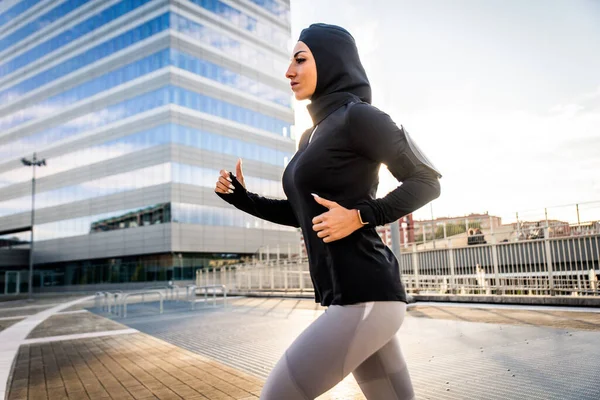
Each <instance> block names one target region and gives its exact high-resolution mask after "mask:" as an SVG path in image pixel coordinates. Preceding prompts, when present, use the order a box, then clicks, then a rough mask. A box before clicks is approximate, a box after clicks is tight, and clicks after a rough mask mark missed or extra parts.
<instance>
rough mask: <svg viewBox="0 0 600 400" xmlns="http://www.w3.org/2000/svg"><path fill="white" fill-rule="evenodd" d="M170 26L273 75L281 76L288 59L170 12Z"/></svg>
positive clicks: (242, 62) (241, 61)
mask: <svg viewBox="0 0 600 400" xmlns="http://www.w3.org/2000/svg"><path fill="white" fill-rule="evenodd" d="M171 26H172V28H173V29H175V30H177V31H178V32H181V33H183V34H184V35H186V36H189V37H191V38H193V39H195V40H198V41H200V42H201V43H203V44H206V45H208V46H211V47H215V48H217V49H219V50H221V51H222V52H223V53H225V54H227V55H229V56H231V57H234V58H235V59H237V60H238V61H239V62H240V63H241V64H243V65H250V66H252V67H256V68H258V69H259V70H261V71H265V72H267V73H271V74H274V75H275V76H283V74H285V71H286V70H287V67H288V64H287V63H288V61H287V60H286V59H285V58H284V57H281V58H279V57H275V56H273V55H270V54H267V53H265V52H264V51H261V50H259V49H258V48H257V47H255V46H248V45H245V44H243V43H241V42H239V41H238V40H235V39H233V38H231V37H229V36H227V35H225V34H222V33H220V32H218V31H215V30H214V29H211V28H209V27H207V26H204V25H202V24H199V23H197V22H194V21H192V20H190V19H187V18H185V17H182V16H181V15H178V14H175V13H172V14H171Z"/></svg>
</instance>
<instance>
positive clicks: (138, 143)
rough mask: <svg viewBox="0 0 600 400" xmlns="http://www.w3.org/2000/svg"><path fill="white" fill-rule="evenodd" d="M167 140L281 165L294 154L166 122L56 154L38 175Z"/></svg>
mask: <svg viewBox="0 0 600 400" xmlns="http://www.w3.org/2000/svg"><path fill="white" fill-rule="evenodd" d="M166 143H177V144H181V145H184V146H188V147H194V148H198V149H203V150H208V151H211V152H215V153H221V154H229V155H232V156H235V157H242V158H245V159H250V160H255V161H260V162H263V163H267V164H272V165H276V166H279V167H285V165H286V164H287V161H286V160H287V159H290V158H291V157H292V153H289V152H286V151H281V150H277V149H273V148H270V147H265V146H260V145H258V144H256V143H249V142H244V141H242V140H239V139H233V138H229V137H226V136H222V135H218V134H216V133H210V132H205V131H201V130H198V129H194V128H190V127H187V126H183V125H178V124H165V125H160V126H157V127H155V128H152V129H149V130H146V131H143V132H138V133H135V134H133V135H129V136H125V137H122V138H118V139H115V140H111V141H108V142H106V143H101V144H98V145H94V146H92V147H89V148H85V149H82V150H78V151H74V152H72V153H67V154H63V155H61V156H58V157H52V159H51V160H52V161H51V162H49V163H48V165H47V166H46V167H45V168H41V169H39V170H38V171H37V172H36V174H37V176H38V178H43V177H46V176H51V175H54V174H57V173H59V172H64V171H68V170H71V169H77V168H79V167H83V166H86V165H91V164H94V163H97V162H100V161H105V160H110V159H113V158H117V157H120V156H123V155H126V154H131V153H134V152H136V151H140V150H143V149H146V148H150V147H153V146H160V145H163V144H166ZM30 173H31V171H30V167H24V166H21V167H18V168H15V169H13V170H10V171H6V172H4V173H0V188H2V187H4V186H9V185H12V184H15V183H19V182H25V181H28V180H29V179H30Z"/></svg>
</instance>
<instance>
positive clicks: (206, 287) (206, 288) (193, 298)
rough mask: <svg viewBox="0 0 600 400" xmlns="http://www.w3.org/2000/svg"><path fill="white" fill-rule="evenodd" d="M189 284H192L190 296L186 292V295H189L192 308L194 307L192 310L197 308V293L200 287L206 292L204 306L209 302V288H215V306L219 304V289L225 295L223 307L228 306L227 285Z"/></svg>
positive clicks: (213, 291)
mask: <svg viewBox="0 0 600 400" xmlns="http://www.w3.org/2000/svg"><path fill="white" fill-rule="evenodd" d="M189 286H190V295H189V296H188V295H187V293H186V297H188V301H190V309H192V310H195V309H196V295H197V290H198V289H200V290H202V291H203V293H204V305H203V307H206V305H207V304H208V291H209V289H213V290H212V295H213V307H216V306H217V290H216V289H221V293H222V295H223V307H224V308H227V286H225V285H203V286H197V285H189Z"/></svg>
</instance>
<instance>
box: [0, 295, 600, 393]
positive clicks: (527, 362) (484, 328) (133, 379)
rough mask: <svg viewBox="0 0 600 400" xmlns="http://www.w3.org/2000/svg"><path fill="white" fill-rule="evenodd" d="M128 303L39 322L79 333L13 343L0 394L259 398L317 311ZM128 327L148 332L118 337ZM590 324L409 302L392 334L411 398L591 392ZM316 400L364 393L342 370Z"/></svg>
mask: <svg viewBox="0 0 600 400" xmlns="http://www.w3.org/2000/svg"><path fill="white" fill-rule="evenodd" d="M90 304H91V303H90ZM77 308H78V307H77V306H73V307H70V308H69V309H77ZM135 310H136V306H135V305H132V307H131V318H128V319H125V320H124V319H117V320H115V321H110V320H107V319H104V318H103V317H99V316H97V315H93V314H90V313H87V312H81V313H64V314H55V315H54V316H51V317H50V318H49V319H47V320H46V321H44V322H42V323H41V324H40V325H38V327H37V328H36V329H34V330H33V331H32V332H31V334H30V335H29V337H30V338H31V337H34V336H35V337H38V339H35V340H44V339H43V338H44V337H49V336H54V338H53V340H56V339H60V338H61V337H60V336H59V337H58V338H57V337H56V335H68V334H71V335H72V334H76V333H81V334H83V335H82V337H81V338H78V339H74V340H60V341H52V342H46V343H30V344H23V345H21V347H20V349H19V352H18V357H17V360H16V364H15V368H14V370H13V377H12V386H11V388H10V392H9V395H8V399H9V400H13V399H47V400H53V399H96V398H97V399H104V398H112V399H157V398H158V399H219V400H220V399H238V400H239V399H257V398H258V395H259V394H260V389H261V387H262V384H263V382H264V377H266V375H267V374H268V372H269V370H270V368H272V365H273V364H274V363H275V362H276V360H277V359H278V358H279V356H280V355H281V354H282V352H283V351H284V350H285V348H286V347H287V346H288V345H289V343H291V341H292V340H293V339H294V338H295V337H296V336H297V334H298V333H299V332H301V331H302V330H303V329H304V328H305V327H306V326H307V325H308V324H309V323H310V322H311V321H312V320H314V319H315V318H316V317H318V316H319V315H320V314H321V313H322V311H323V308H322V307H319V306H317V305H315V304H314V302H312V301H306V300H290V299H287V300H286V299H261V298H253V299H250V298H244V299H239V300H233V301H232V302H231V307H230V308H229V309H228V310H226V311H224V310H223V309H221V308H206V309H203V308H201V307H200V308H199V309H198V310H197V312H177V313H171V314H168V313H166V314H163V315H155V314H152V313H148V312H147V310H148V307H146V308H145V312H144V313H141V314H138V316H136V313H135ZM482 321H483V322H482ZM121 323H126V324H127V325H128V326H125V325H121ZM128 327H131V328H136V329H139V330H140V331H142V332H146V333H148V334H146V333H141V332H137V333H132V334H122V333H123V332H126V331H123V329H125V328H128ZM115 329H116V331H115ZM598 331H600V313H597V312H565V311H560V310H553V309H547V308H536V309H533V310H525V309H518V308H501V307H488V308H486V307H484V306H478V307H465V306H462V307H456V306H449V305H443V304H418V305H413V306H411V308H410V311H409V313H408V317H407V319H406V321H405V325H404V326H403V328H402V329H401V331H400V337H401V341H402V343H403V350H404V352H405V355H406V357H407V360H408V363H409V367H410V371H411V376H412V378H413V382H414V384H415V389H416V391H417V398H418V399H436V400H437V399H440V400H441V399H461V400H462V399H486V400H487V399H507V398H508V399H513V398H514V399H517V398H518V399H540V400H542V399H543V400H546V399H561V400H562V399H598V398H600V396H598V394H599V393H600V383H599V382H598V380H597V379H596V378H595V377H596V374H597V371H598V368H599V366H600V362H599V361H598V360H599V358H600V357H599V356H600V351H599V350H598V349H597V345H596V343H597V341H598V339H600V336H599V335H600V333H599V332H598ZM89 332H96V334H106V335H107V336H103V337H86V336H85V335H86V333H89ZM115 333H116V334H115ZM150 335H152V336H150ZM69 337H70V336H64V337H63V338H64V339H66V338H69ZM24 343H27V342H24ZM324 399H340V400H352V399H364V396H363V395H362V394H361V392H360V389H359V388H358V386H357V384H356V382H355V381H354V379H353V378H352V376H351V375H350V376H348V377H347V378H346V379H345V380H344V381H343V382H342V383H340V384H338V385H337V386H336V387H335V388H333V389H332V390H331V391H329V392H328V393H326V394H325V395H323V396H321V397H320V398H319V400H324Z"/></svg>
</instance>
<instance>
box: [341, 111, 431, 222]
mask: <svg viewBox="0 0 600 400" xmlns="http://www.w3.org/2000/svg"><path fill="white" fill-rule="evenodd" d="M347 124H348V129H349V131H350V135H349V136H350V138H351V142H352V146H353V148H354V149H355V151H356V152H357V153H359V154H362V155H363V156H365V157H367V158H369V159H371V160H373V161H376V162H381V163H383V164H386V165H387V167H388V170H389V171H390V172H391V173H392V175H394V177H395V178H396V179H398V181H400V182H402V184H401V185H400V186H398V187H397V188H396V189H394V190H392V191H391V192H390V193H388V194H387V195H386V196H385V197H383V198H380V199H366V200H362V201H360V202H358V203H357V204H356V205H355V206H354V208H355V209H357V210H359V212H360V218H361V220H362V222H363V223H365V225H364V226H365V227H374V226H377V225H385V224H388V223H390V222H393V221H396V220H398V219H399V218H401V217H403V216H405V215H407V214H410V213H412V212H413V211H415V210H418V209H419V208H421V207H423V206H424V205H425V204H427V203H429V202H430V201H432V200H434V199H436V198H437V197H439V195H440V183H439V178H440V177H441V174H440V173H439V172H438V171H437V169H436V168H435V167H434V166H433V164H432V163H431V162H430V161H429V160H428V159H427V157H425V155H424V154H423V153H422V152H421V151H420V149H419V148H418V147H417V145H416V143H414V141H412V140H411V138H410V137H409V136H408V133H407V132H406V131H405V130H404V129H403V128H398V126H397V125H396V124H395V123H394V121H392V119H391V118H390V116H389V115H387V114H385V113H383V112H382V111H380V110H378V109H377V108H375V107H373V106H371V105H369V104H365V103H359V104H355V105H353V106H352V107H351V108H350V110H349V115H348V119H347Z"/></svg>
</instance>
